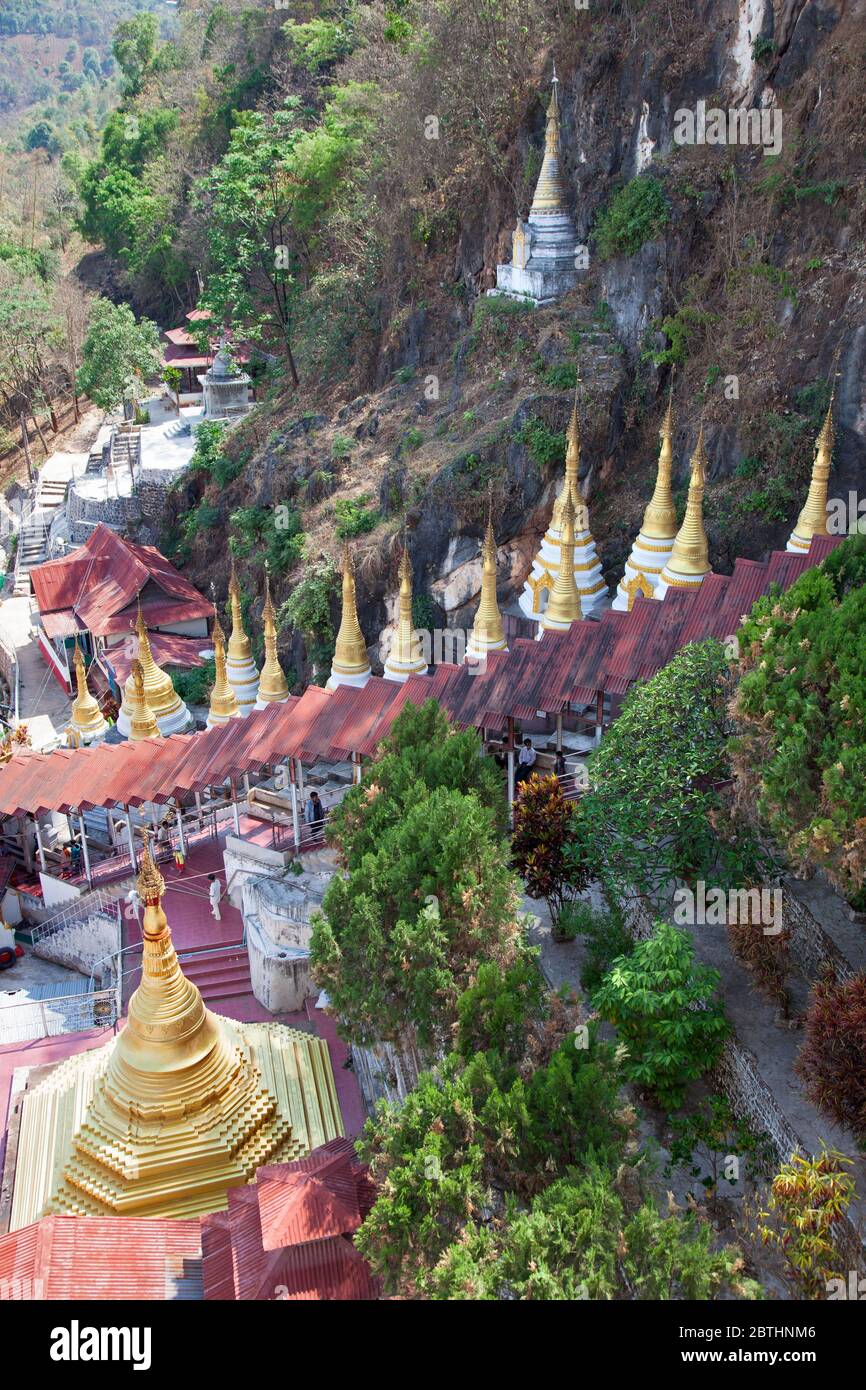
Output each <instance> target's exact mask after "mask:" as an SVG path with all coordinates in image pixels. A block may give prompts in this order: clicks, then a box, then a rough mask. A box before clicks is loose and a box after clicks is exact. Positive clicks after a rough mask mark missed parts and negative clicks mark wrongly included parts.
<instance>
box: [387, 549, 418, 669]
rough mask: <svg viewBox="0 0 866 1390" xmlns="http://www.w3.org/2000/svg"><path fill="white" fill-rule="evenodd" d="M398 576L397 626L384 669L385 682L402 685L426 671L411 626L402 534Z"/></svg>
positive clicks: (409, 586)
mask: <svg viewBox="0 0 866 1390" xmlns="http://www.w3.org/2000/svg"><path fill="white" fill-rule="evenodd" d="M399 573H400V593H399V596H398V600H397V623H396V627H395V630H394V636H393V639H392V641H391V650H390V652H389V653H388V660H387V661H386V662H385V666H384V675H385V677H386V679H387V680H392V681H405V680H407V679H408V677H409V676H423V675H424V673H425V672H426V670H427V662H426V661H425V660H424V655H423V653H422V650H421V642H420V639H419V638H418V637H416V636H415V629H414V626H413V622H412V561H411V560H410V559H409V547H408V546H407V544H406V536H405V533H404V536H403V554H402V556H401V557H400V571H399Z"/></svg>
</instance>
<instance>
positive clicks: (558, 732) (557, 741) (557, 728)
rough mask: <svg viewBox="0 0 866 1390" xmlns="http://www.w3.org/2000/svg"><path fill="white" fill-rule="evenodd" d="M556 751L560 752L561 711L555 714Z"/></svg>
mask: <svg viewBox="0 0 866 1390" xmlns="http://www.w3.org/2000/svg"><path fill="white" fill-rule="evenodd" d="M556 751H557V753H561V752H562V711H561V710H560V712H559V714H558V715H557V716H556Z"/></svg>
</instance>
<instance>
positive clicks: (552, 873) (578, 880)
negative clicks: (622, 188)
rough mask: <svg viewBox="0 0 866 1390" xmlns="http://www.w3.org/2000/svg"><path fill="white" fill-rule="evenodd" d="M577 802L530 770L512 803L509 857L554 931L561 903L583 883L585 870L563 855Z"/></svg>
mask: <svg viewBox="0 0 866 1390" xmlns="http://www.w3.org/2000/svg"><path fill="white" fill-rule="evenodd" d="M576 821H577V807H576V804H575V802H573V801H569V800H567V798H566V797H565V796H564V795H563V792H562V787H561V786H560V783H559V778H558V777H539V776H538V774H537V773H533V774H532V776H531V777H529V778H528V779H527V781H525V782H524V783H522V785H521V786H520V787H519V788H518V793H517V797H516V799H515V802H514V833H513V835H512V838H511V856H512V862H513V864H514V867H515V868H516V870H517V872H518V873H519V874H520V876H521V878H522V879H523V881H524V882H525V884H526V887H527V891H528V892H529V893H530V894H531V896H532V897H533V898H544V899H545V901H546V903H547V906H548V908H549V910H550V918H551V922H552V924H553V931H554V935H556V933H557V928H558V923H559V915H560V913H561V911H562V908H563V905H564V904H565V903H566V902H567V901H568V900H569V899H570V898H573V897H574V896H575V894H576V893H578V892H579V891H580V890H581V889H582V888H585V887H586V884H587V881H588V878H589V870H588V868H587V867H586V866H585V865H584V864H582V863H581V862H580V861H579V860H578V861H576V860H575V859H574V858H573V857H570V856H568V855H567V854H566V848H567V846H568V845H569V843H570V841H571V840H572V839H573V837H574V834H575V826H576Z"/></svg>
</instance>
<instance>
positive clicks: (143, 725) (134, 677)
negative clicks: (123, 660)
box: [124, 657, 160, 742]
mask: <svg viewBox="0 0 866 1390" xmlns="http://www.w3.org/2000/svg"><path fill="white" fill-rule="evenodd" d="M129 679H130V680H131V681H132V687H133V693H132V698H131V699H127V700H125V701H124V703H125V704H126V707H127V713H128V715H129V738H130V740H131V741H132V742H136V741H137V740H138V739H140V738H159V737H160V733H159V725H158V724H157V722H156V715H155V714H154V712H153V710H152V709H151V708H150V705H149V704H148V703H147V694H146V692H145V689H144V671H143V670H142V666H141V662H140V661H139V660H138V659H137V658H136V657H133V659H132V661H131V662H130V666H129Z"/></svg>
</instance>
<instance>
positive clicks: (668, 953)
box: [592, 922, 730, 1110]
mask: <svg viewBox="0 0 866 1390" xmlns="http://www.w3.org/2000/svg"><path fill="white" fill-rule="evenodd" d="M718 983H719V974H718V971H717V970H711V969H709V968H708V967H707V966H703V965H698V964H696V963H695V959H694V944H693V942H692V939H691V937H690V936H689V934H688V932H684V931H679V930H678V929H677V928H676V927H672V926H670V925H669V924H668V923H667V922H657V923H656V925H655V929H654V931H653V934H652V936H650V937H649V938H648V939H647V940H646V941H641V942H639V943H638V945H637V946H636V947H635V949H634V950H633V951H632V952H631V954H630V955H627V956H620V957H618V958H617V959H616V960H615V961H614V962H613V963H612V965H611V968H610V970H609V972H608V974H607V975H606V976H605V978H604V979H603V980H602V983H601V985H600V986H599V988H598V989H597V990H596V992H595V994H594V995H593V997H592V1002H593V1005H594V1006H595V1008H597V1009H598V1011H599V1013H600V1014H601V1016H602V1017H603V1018H606V1019H607V1020H608V1021H609V1022H610V1023H613V1024H615V1026H616V1029H617V1032H618V1033H619V1036H620V1038H621V1040H622V1041H623V1042H624V1043H625V1045H626V1047H627V1049H628V1060H627V1062H626V1072H627V1074H628V1076H629V1077H630V1079H631V1080H632V1081H634V1082H635V1083H636V1084H637V1085H639V1086H644V1087H646V1089H647V1090H649V1091H652V1092H653V1093H654V1094H655V1095H656V1096H657V1097H658V1100H659V1102H660V1104H662V1105H664V1106H665V1107H667V1108H668V1109H669V1110H674V1109H676V1108H677V1107H678V1106H679V1105H680V1104H681V1103H682V1098H683V1093H684V1091H685V1087H686V1085H687V1084H688V1082H689V1081H696V1080H697V1079H698V1078H699V1077H701V1076H703V1074H704V1072H706V1071H708V1070H709V1069H710V1067H712V1066H714V1065H715V1063H716V1062H717V1061H718V1058H719V1055H720V1053H721V1050H722V1046H723V1044H724V1041H725V1038H726V1037H727V1035H728V1032H729V1031H730V1030H729V1027H728V1024H727V1022H726V1020H725V1015H724V1010H723V1007H722V1003H721V1000H720V999H719V997H718V993H717V991H718Z"/></svg>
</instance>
